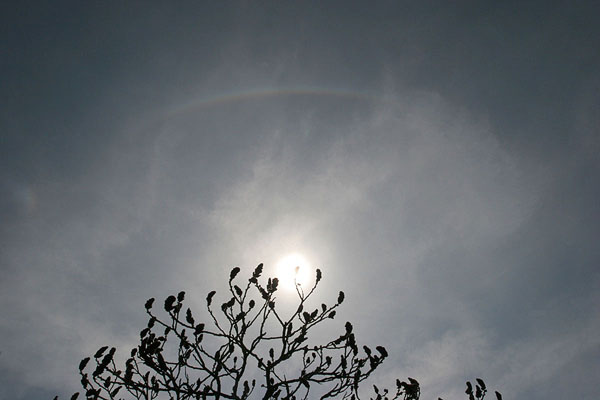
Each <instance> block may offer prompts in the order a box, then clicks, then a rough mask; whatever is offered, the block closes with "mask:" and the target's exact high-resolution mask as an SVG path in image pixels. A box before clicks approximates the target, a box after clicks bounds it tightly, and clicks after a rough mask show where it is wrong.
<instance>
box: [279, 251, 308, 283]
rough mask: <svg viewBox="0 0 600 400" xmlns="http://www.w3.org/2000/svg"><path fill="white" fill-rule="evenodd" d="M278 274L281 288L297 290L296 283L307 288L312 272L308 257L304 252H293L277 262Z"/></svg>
mask: <svg viewBox="0 0 600 400" xmlns="http://www.w3.org/2000/svg"><path fill="white" fill-rule="evenodd" d="M276 275H277V278H279V285H280V287H281V288H283V289H286V290H290V291H295V290H296V289H295V288H296V286H295V284H296V283H297V284H299V285H300V286H301V287H302V288H303V289H306V285H307V284H308V283H309V280H310V275H311V274H310V267H309V265H308V261H307V260H306V258H305V257H304V256H303V255H302V254H299V253H292V254H288V255H287V256H285V257H283V258H282V259H281V260H279V261H278V262H277V266H276Z"/></svg>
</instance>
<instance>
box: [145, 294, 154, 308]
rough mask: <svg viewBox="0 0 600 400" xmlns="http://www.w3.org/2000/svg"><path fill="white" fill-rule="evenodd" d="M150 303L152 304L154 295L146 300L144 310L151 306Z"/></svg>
mask: <svg viewBox="0 0 600 400" xmlns="http://www.w3.org/2000/svg"><path fill="white" fill-rule="evenodd" d="M152 304H154V297H152V298H151V299H148V301H146V304H145V305H144V307H146V310H149V309H151V308H152Z"/></svg>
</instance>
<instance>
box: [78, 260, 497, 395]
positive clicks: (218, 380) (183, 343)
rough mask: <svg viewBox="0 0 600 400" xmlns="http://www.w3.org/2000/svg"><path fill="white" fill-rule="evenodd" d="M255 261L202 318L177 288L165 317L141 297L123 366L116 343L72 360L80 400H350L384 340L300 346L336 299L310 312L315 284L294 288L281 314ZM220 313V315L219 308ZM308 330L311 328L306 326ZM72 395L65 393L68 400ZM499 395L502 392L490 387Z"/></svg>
mask: <svg viewBox="0 0 600 400" xmlns="http://www.w3.org/2000/svg"><path fill="white" fill-rule="evenodd" d="M262 268H263V266H262V264H260V265H259V266H258V267H257V268H256V269H255V270H254V272H253V273H252V275H251V277H250V278H249V279H248V280H246V281H245V282H244V283H243V285H242V286H238V285H237V284H236V282H235V278H236V277H237V275H238V274H239V272H240V269H239V268H237V267H236V268H234V269H233V270H232V271H231V273H230V275H229V282H228V286H229V290H228V295H227V297H228V298H229V299H228V300H227V301H225V302H223V303H222V304H221V305H220V307H218V308H219V309H220V310H215V309H214V308H213V300H214V298H215V294H216V292H214V291H212V292H210V293H209V294H208V296H207V297H206V306H207V314H206V316H207V317H208V320H209V321H210V322H209V323H203V322H199V321H196V318H195V317H194V314H193V313H192V310H191V309H190V308H184V299H185V293H184V292H179V293H178V294H177V296H174V295H172V296H168V297H167V298H166V299H165V302H164V306H163V308H164V313H162V312H161V313H160V314H162V315H165V313H166V317H164V318H163V317H160V316H159V314H158V313H156V312H155V311H153V306H154V299H150V300H148V301H147V302H146V304H145V308H146V313H147V314H148V316H149V320H148V325H147V326H146V327H145V328H144V329H142V331H141V332H140V344H139V345H138V346H137V347H136V348H134V349H132V350H131V353H130V358H129V359H127V361H126V362H125V366H124V368H122V369H121V368H119V367H117V362H116V361H115V359H114V356H115V352H116V349H115V348H114V347H112V348H110V349H109V348H108V346H103V347H101V348H100V349H98V351H97V352H96V353H95V354H94V356H93V361H92V363H91V366H90V367H89V368H88V369H86V368H87V367H88V364H90V360H92V359H91V358H89V357H88V358H85V359H83V360H82V361H81V363H80V364H79V372H80V375H81V384H82V386H83V388H84V390H85V392H84V397H85V398H87V399H104V400H108V399H111V400H113V399H115V400H116V399H121V398H131V399H163V398H164V399H177V400H186V399H234V400H238V399H239V400H241V399H250V398H251V399H282V400H283V399H288V400H293V399H312V398H319V399H327V398H337V399H359V388H360V385H361V383H362V382H364V381H365V380H366V379H367V378H368V377H369V376H370V375H371V373H373V371H375V369H376V368H377V367H378V366H380V365H381V363H382V362H383V361H384V360H385V358H386V357H387V356H388V352H387V350H386V349H385V348H384V347H383V346H376V347H375V350H374V351H373V350H371V349H370V348H369V347H367V346H362V351H359V347H358V344H357V342H356V338H355V335H354V333H353V326H352V324H351V323H350V322H346V323H345V325H344V331H343V332H342V333H341V334H340V335H339V336H337V337H334V338H333V339H331V340H328V341H325V343H323V344H313V343H310V342H309V337H308V334H309V332H314V330H313V328H314V327H315V326H317V325H319V324H321V323H323V322H326V321H328V320H329V319H333V318H334V317H335V314H336V309H337V308H338V307H339V306H340V304H341V303H342V302H343V301H344V293H343V292H339V294H338V297H337V301H336V303H334V304H332V305H326V304H321V306H320V307H319V308H316V309H314V310H310V309H308V308H306V307H308V304H307V301H308V300H309V298H310V297H311V296H312V295H313V293H314V291H315V289H316V288H317V285H318V284H319V281H320V280H321V276H322V275H321V271H320V270H317V275H316V281H315V284H314V286H313V287H312V288H311V289H310V290H309V291H308V292H306V293H305V292H304V291H303V290H302V288H301V287H300V286H299V285H297V286H296V292H297V294H298V298H299V304H298V307H297V308H296V309H295V311H293V312H290V314H291V316H289V317H284V316H283V315H282V313H281V312H280V311H278V310H277V309H276V307H275V300H276V299H275V293H276V292H277V289H278V283H279V282H278V280H277V278H269V279H268V280H267V282H266V285H263V284H261V282H260V277H261V274H262ZM219 311H220V312H219ZM311 330H313V331H311ZM373 390H374V394H373V395H372V396H371V399H377V400H384V399H389V400H393V399H398V400H399V399H404V400H417V399H419V396H420V387H419V383H418V382H417V381H416V380H415V379H413V378H408V382H405V381H400V380H397V381H396V387H395V388H394V390H393V391H390V390H388V389H379V388H378V387H377V386H373ZM486 393H487V389H486V386H485V383H484V382H483V381H482V380H481V379H477V384H476V386H475V390H474V391H473V386H472V384H471V383H470V382H467V391H466V394H467V395H468V396H469V400H483V398H484V397H485V394H486ZM78 396H79V393H75V394H74V395H73V396H72V397H71V399H72V400H74V399H77V397H78ZM496 396H497V399H498V400H502V397H501V395H500V394H499V393H498V392H496Z"/></svg>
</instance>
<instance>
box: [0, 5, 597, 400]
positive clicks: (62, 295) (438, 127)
mask: <svg viewBox="0 0 600 400" xmlns="http://www.w3.org/2000/svg"><path fill="white" fill-rule="evenodd" d="M0 15H1V16H0V18H1V20H2V23H1V24H0V27H1V28H0V29H1V35H0V60H1V64H0V72H1V76H2V79H1V84H0V91H1V93H0V94H1V96H0V99H1V100H0V101H1V107H0V124H1V125H0V195H1V197H0V206H1V207H0V220H1V224H0V306H1V308H2V312H1V313H0V339H1V340H0V352H1V353H0V399H2V400H4V399H6V400H8V399H11V400H12V399H14V400H25V399H47V398H52V397H53V396H54V395H55V394H59V395H61V396H62V397H66V396H67V394H69V395H70V393H72V392H73V391H74V390H76V389H77V384H78V379H77V371H76V367H77V363H78V362H79V360H80V359H81V358H83V357H85V356H87V355H89V354H90V353H91V352H93V351H95V350H96V348H98V347H99V346H101V345H104V344H112V345H117V346H118V347H119V349H120V350H121V351H122V352H125V353H126V352H127V351H128V350H129V348H130V347H131V346H133V345H134V343H135V340H136V339H137V332H138V331H139V329H140V328H142V327H143V325H144V323H145V321H144V313H143V303H144V301H145V300H146V299H147V298H149V297H158V298H161V297H164V296H166V295H167V294H170V293H171V292H174V291H179V290H182V289H183V290H186V291H187V292H188V294H189V296H192V298H193V297H194V296H196V297H197V300H199V299H202V298H204V296H205V293H206V292H208V291H209V290H211V289H213V288H217V289H219V288H221V287H223V284H224V282H225V281H224V280H225V279H226V277H227V273H228V270H229V269H230V268H231V267H233V266H237V265H239V266H242V267H244V268H245V270H246V271H250V270H251V269H252V268H254V266H256V264H258V263H259V262H264V263H265V264H266V267H267V270H268V271H273V267H274V265H275V264H276V262H277V260H278V259H280V258H281V257H283V256H285V255H286V254H288V253H291V252H300V253H302V254H304V255H305V257H306V258H307V259H308V260H309V261H310V263H311V264H312V265H313V266H314V267H320V268H321V269H322V270H323V274H324V281H323V282H324V283H323V288H322V291H321V296H323V298H328V296H330V297H331V299H334V298H335V295H334V294H335V293H337V290H339V289H343V290H345V291H346V293H347V298H348V301H347V304H346V307H345V308H344V309H342V311H341V314H340V316H341V318H342V319H344V320H345V319H348V320H351V321H353V322H354V323H355V326H356V328H357V330H358V337H359V340H360V341H361V342H364V343H372V344H383V345H385V346H386V347H387V348H388V350H389V352H390V354H391V356H390V358H389V360H387V362H386V364H385V365H384V367H382V368H381V370H380V371H379V375H378V378H377V379H378V382H381V383H382V384H385V383H389V384H393V381H394V379H395V378H396V377H399V378H404V377H406V376H412V377H414V378H417V379H418V380H419V381H420V382H421V383H422V385H423V394H424V395H423V397H424V398H437V396H442V397H444V398H449V399H451V398H455V399H458V398H463V396H464V394H462V392H463V390H464V381H465V380H467V379H472V378H475V377H478V376H481V377H484V378H485V379H486V381H487V382H488V386H490V387H492V388H494V389H499V390H500V391H502V392H503V393H504V394H505V398H512V399H528V400H538V399H539V400H541V399H548V398H577V399H597V398H598V397H600V384H599V382H600V375H599V371H600V363H599V360H600V339H599V337H600V335H598V332H599V331H600V312H599V310H600V291H599V289H600V271H599V265H600V264H599V262H600V246H598V244H597V243H598V239H599V238H600V218H599V217H600V201H599V199H600V185H599V183H598V182H599V179H598V178H599V172H600V169H599V168H600V136H599V128H598V127H599V126H600V108H599V106H600V94H599V93H600V56H599V54H600V52H598V49H600V28H598V24H597V19H598V16H599V15H600V7H599V6H598V3H597V2H593V1H589V2H584V1H570V2H541V1H540V2H535V1H531V2H522V1H519V2H512V1H503V2H490V1H462V2H452V3H450V2H429V1H425V2H405V1H398V2H391V1H385V2H348V1H344V2H333V1H331V2H250V1H241V2H228V1H224V2H182V3H178V4H171V3H170V2H162V3H159V2H111V3H106V2H4V3H3V4H2V6H1V10H0ZM269 268H270V269H269Z"/></svg>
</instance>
